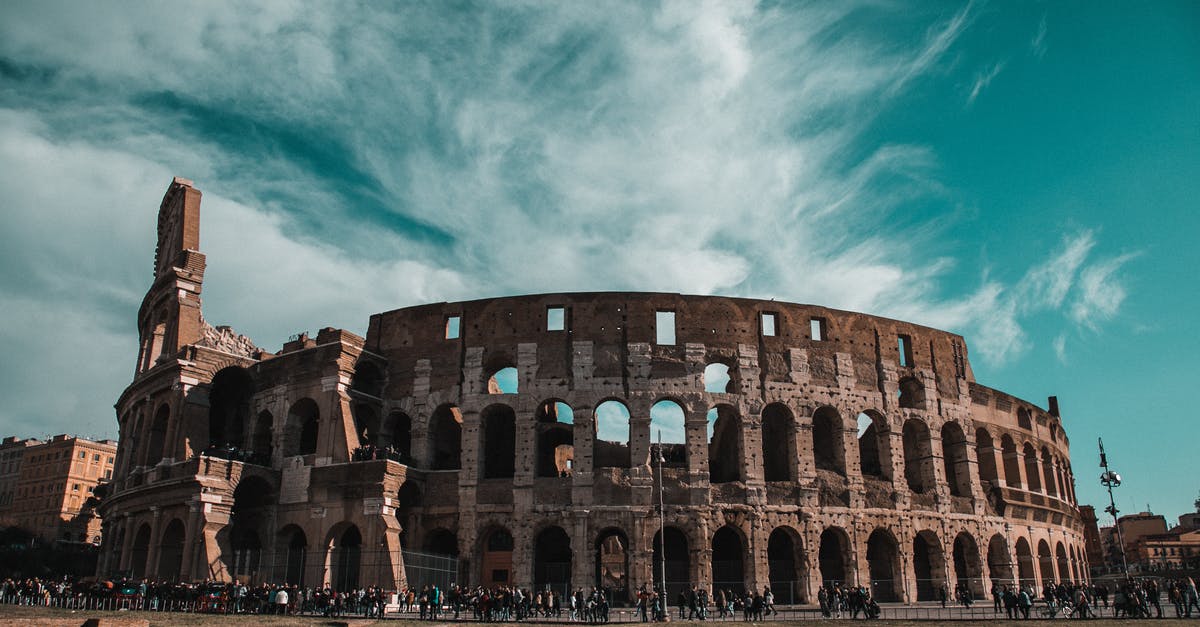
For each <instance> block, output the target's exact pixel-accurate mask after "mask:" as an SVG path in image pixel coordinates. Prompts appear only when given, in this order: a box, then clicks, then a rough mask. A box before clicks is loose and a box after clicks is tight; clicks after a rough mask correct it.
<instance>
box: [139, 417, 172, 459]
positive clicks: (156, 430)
mask: <svg viewBox="0 0 1200 627" xmlns="http://www.w3.org/2000/svg"><path fill="white" fill-rule="evenodd" d="M170 418H171V406H170V405H167V404H166V403H163V404H162V405H160V406H159V408H158V411H157V412H155V414H154V422H152V423H150V440H149V442H148V443H147V445H146V463H145V465H146V466H153V465H155V464H157V463H158V462H160V461H162V459H163V457H164V454H165V449H166V444H167V424H168V422H169V421H170Z"/></svg>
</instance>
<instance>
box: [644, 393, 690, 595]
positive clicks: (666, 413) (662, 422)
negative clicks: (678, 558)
mask: <svg viewBox="0 0 1200 627" xmlns="http://www.w3.org/2000/svg"><path fill="white" fill-rule="evenodd" d="M660 437H661V440H662V444H663V458H664V459H666V463H665V464H663V465H664V466H665V467H666V468H687V465H688V455H687V411H686V410H685V409H684V405H683V404H682V403H680V402H679V401H676V400H674V399H670V398H664V399H661V400H659V401H656V402H655V403H654V404H653V405H651V406H650V441H651V442H652V443H655V444H657V443H658V442H659V439H660ZM668 550H669V549H668ZM668 576H669V575H668Z"/></svg>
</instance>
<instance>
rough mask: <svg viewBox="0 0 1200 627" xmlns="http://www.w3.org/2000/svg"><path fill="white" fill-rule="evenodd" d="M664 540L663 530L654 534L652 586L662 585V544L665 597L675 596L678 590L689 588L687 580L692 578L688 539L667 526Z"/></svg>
mask: <svg viewBox="0 0 1200 627" xmlns="http://www.w3.org/2000/svg"><path fill="white" fill-rule="evenodd" d="M664 531H665V534H666V540H665V542H664V540H663V534H664V532H661V531H660V532H658V533H655V534H654V573H653V578H654V586H655V587H656V588H659V589H661V587H662V585H663V581H662V577H663V554H664V546H663V545H664V544H665V545H666V546H665V554H666V569H667V572H666V575H667V587H666V590H667V598H668V599H674V598H676V597H677V596H678V595H679V593H680V591H682V590H687V589H689V588H690V585H689V582H690V581H691V580H692V579H691V578H692V575H691V573H692V565H691V556H690V554H689V552H688V551H689V547H688V539H687V535H685V534H684V533H683V532H682V531H680V530H679V529H677V528H675V527H667V528H666V529H665V530H664Z"/></svg>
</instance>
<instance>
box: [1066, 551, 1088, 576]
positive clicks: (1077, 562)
mask: <svg viewBox="0 0 1200 627" xmlns="http://www.w3.org/2000/svg"><path fill="white" fill-rule="evenodd" d="M1070 551H1071V581H1072V583H1076V584H1082V583H1084V577H1083V573H1086V572H1087V569H1086V568H1085V567H1084V566H1083V554H1082V553H1080V552H1079V551H1078V550H1076V548H1075V547H1071V549H1070Z"/></svg>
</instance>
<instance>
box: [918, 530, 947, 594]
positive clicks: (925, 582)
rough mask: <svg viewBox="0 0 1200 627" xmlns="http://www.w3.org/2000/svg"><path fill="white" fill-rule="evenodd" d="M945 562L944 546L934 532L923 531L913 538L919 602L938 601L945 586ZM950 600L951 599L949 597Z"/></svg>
mask: <svg viewBox="0 0 1200 627" xmlns="http://www.w3.org/2000/svg"><path fill="white" fill-rule="evenodd" d="M944 572H945V561H944V559H943V558H942V544H941V542H939V541H938V538H937V536H936V535H934V533H933V532H932V531H922V532H920V533H918V534H917V535H916V536H915V537H914V538H913V575H914V576H915V577H916V579H917V600H918V601H936V600H937V599H938V598H939V597H938V591H939V590H941V588H942V586H943V585H944V580H945V577H944V575H943V573H944ZM948 598H949V597H948Z"/></svg>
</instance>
